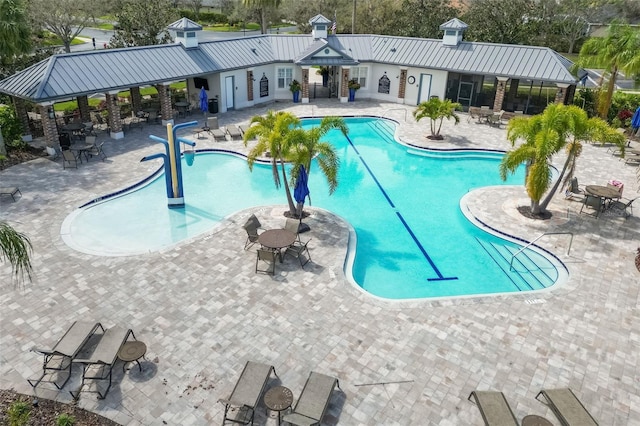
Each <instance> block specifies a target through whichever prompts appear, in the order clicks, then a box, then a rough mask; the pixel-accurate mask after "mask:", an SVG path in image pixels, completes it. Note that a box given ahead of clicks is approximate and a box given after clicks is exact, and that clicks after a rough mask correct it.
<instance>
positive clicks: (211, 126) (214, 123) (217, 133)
mask: <svg viewBox="0 0 640 426" xmlns="http://www.w3.org/2000/svg"><path fill="white" fill-rule="evenodd" d="M206 129H207V132H209V133H210V134H211V136H213V139H214V140H216V141H217V140H222V141H224V140H227V138H226V136H225V132H223V131H222V130H221V129H220V127H219V126H218V117H208V118H207V125H206Z"/></svg>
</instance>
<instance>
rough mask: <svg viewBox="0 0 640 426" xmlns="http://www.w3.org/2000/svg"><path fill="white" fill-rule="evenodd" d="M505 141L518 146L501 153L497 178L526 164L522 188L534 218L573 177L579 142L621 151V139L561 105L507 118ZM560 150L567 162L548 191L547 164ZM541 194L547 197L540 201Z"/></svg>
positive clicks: (596, 121)
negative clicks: (587, 142)
mask: <svg viewBox="0 0 640 426" xmlns="http://www.w3.org/2000/svg"><path fill="white" fill-rule="evenodd" d="M507 139H508V140H509V142H511V145H512V146H515V144H516V142H519V141H522V143H521V144H520V145H519V146H518V147H517V148H515V149H514V150H511V151H509V152H507V154H505V156H504V158H503V159H502V162H501V163H500V177H501V178H502V179H503V180H506V178H507V176H508V175H509V174H512V173H514V172H515V171H516V170H517V169H518V167H520V166H521V165H522V164H523V163H524V164H526V165H527V173H526V176H525V187H526V189H527V194H528V195H529V197H530V198H531V213H533V214H536V215H539V214H542V213H544V212H545V211H546V208H547V206H548V205H549V203H550V202H551V200H552V199H553V196H554V195H555V193H556V192H557V190H558V188H559V187H560V184H561V183H565V184H566V182H568V181H569V180H570V179H571V177H572V176H573V172H574V170H575V166H576V161H577V159H578V157H579V156H580V154H581V152H582V142H583V141H598V142H601V143H614V144H616V145H618V147H620V150H621V152H622V153H623V155H624V148H625V139H624V136H623V135H622V134H620V133H619V132H617V131H616V130H615V129H613V128H611V127H610V126H609V125H608V124H607V123H606V122H605V121H604V120H602V119H600V118H589V117H588V116H587V113H586V112H585V111H584V110H582V109H581V108H579V107H577V106H575V105H570V106H566V105H563V104H551V105H549V106H548V107H547V108H546V109H545V110H544V112H543V113H542V114H539V115H535V116H533V117H527V118H513V119H511V121H509V125H508V126H507ZM562 149H566V152H567V159H566V160H565V163H564V165H563V167H562V170H561V172H560V175H559V176H558V179H557V180H556V182H555V183H554V184H553V186H552V187H551V189H550V190H549V188H550V186H551V166H550V164H549V163H550V160H551V158H552V156H553V155H554V154H557V153H558V152H560V150H562ZM565 174H566V176H565ZM547 190H549V192H548V193H547ZM545 193H547V196H546V197H545V199H544V200H542V197H543V196H544V194H545ZM541 200H542V201H541Z"/></svg>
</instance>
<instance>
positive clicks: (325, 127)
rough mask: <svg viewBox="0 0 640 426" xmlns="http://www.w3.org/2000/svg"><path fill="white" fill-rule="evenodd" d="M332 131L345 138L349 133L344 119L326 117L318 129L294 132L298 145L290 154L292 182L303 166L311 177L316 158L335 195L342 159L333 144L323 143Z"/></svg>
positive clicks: (294, 138)
mask: <svg viewBox="0 0 640 426" xmlns="http://www.w3.org/2000/svg"><path fill="white" fill-rule="evenodd" d="M332 129H338V130H340V131H341V132H342V134H343V135H345V136H346V135H347V134H348V133H349V128H348V127H347V124H346V123H345V122H344V119H343V118H342V117H324V118H323V119H322V121H320V125H319V126H317V127H312V128H311V129H308V130H305V129H294V130H293V132H294V134H292V139H293V140H294V141H296V144H295V145H294V146H293V147H292V149H291V154H290V155H291V160H292V162H293V164H294V166H293V169H292V170H291V175H292V181H295V179H296V178H297V176H298V171H299V170H300V166H301V165H302V166H304V167H305V169H306V170H307V175H308V176H311V160H313V159H314V158H315V159H316V161H317V162H318V167H320V170H321V171H322V174H323V175H324V177H325V178H326V179H327V183H328V184H329V194H333V192H334V191H335V190H336V188H337V187H338V169H339V167H340V159H339V158H338V154H337V153H336V150H335V148H334V147H333V145H332V144H331V143H329V142H323V141H321V139H322V138H323V137H324V136H325V135H326V134H327V133H328V132H329V131H330V130H332Z"/></svg>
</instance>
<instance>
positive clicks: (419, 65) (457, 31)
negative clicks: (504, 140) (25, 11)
mask: <svg viewBox="0 0 640 426" xmlns="http://www.w3.org/2000/svg"><path fill="white" fill-rule="evenodd" d="M309 23H310V24H311V27H312V32H311V34H305V35H285V34H283V35H280V34H265V35H257V36H253V37H243V38H237V39H229V40H219V41H211V42H202V43H201V42H199V41H198V34H199V32H200V31H201V30H202V27H201V26H200V25H198V24H197V23H195V22H193V21H190V20H189V19H186V18H182V19H180V20H178V21H176V22H174V23H172V24H171V25H170V26H169V27H168V28H169V29H170V30H171V31H173V32H174V33H175V43H173V44H169V45H156V46H143V47H133V48H123V49H105V50H93V51H88V52H78V53H68V54H59V55H54V56H52V57H50V58H48V59H46V60H44V61H42V62H40V63H38V64H35V65H33V66H31V67H30V68H27V69H25V70H23V71H21V72H19V73H17V74H15V75H13V76H11V77H9V78H7V79H5V80H3V81H1V82H0V92H3V93H6V94H9V95H11V96H12V97H13V99H14V103H15V106H16V110H17V112H18V116H19V117H20V118H21V120H22V122H23V128H24V129H25V139H29V138H30V134H29V130H28V129H29V125H28V115H27V113H26V108H25V101H30V102H33V103H35V104H37V105H38V107H39V109H40V117H41V120H42V127H43V131H44V136H45V139H46V142H47V144H48V145H55V144H56V143H57V141H58V134H57V132H58V130H57V127H56V125H55V120H54V119H53V114H52V111H51V108H50V107H51V105H52V104H53V103H55V102H57V101H63V100H69V99H73V98H75V99H77V101H78V105H79V112H80V115H81V119H82V121H90V119H91V116H90V113H89V107H88V98H87V97H88V96H91V95H93V94H96V93H104V95H105V97H106V108H107V110H108V111H109V114H108V117H109V124H110V129H111V137H112V138H115V139H119V138H122V137H124V133H123V130H122V119H121V116H120V108H119V104H118V99H117V96H116V94H117V93H118V92H120V91H122V90H130V91H131V102H132V104H133V108H134V110H138V109H139V106H140V101H141V100H140V87H141V86H148V85H154V86H155V87H156V88H157V89H158V97H159V103H160V113H161V116H162V120H163V123H168V122H171V121H172V120H173V108H172V104H171V97H170V93H169V90H168V88H169V84H170V83H171V82H174V81H183V80H186V81H187V92H188V97H187V99H188V101H189V102H191V103H192V104H193V105H194V107H196V106H197V105H198V92H199V90H200V88H201V87H204V88H205V90H206V91H207V94H208V98H209V99H212V100H215V101H214V102H217V105H216V109H219V111H220V112H225V111H229V110H233V109H239V108H247V107H251V106H253V105H257V104H260V103H265V102H272V101H274V100H284V99H291V98H292V95H291V92H290V91H289V84H290V83H291V81H292V80H298V81H299V82H300V83H301V101H302V102H303V103H307V102H313V100H314V99H315V98H317V97H333V98H335V99H336V102H347V101H348V99H349V90H348V82H349V81H350V80H353V79H355V80H357V82H358V83H359V84H360V85H361V88H360V90H359V91H358V95H357V96H358V98H359V99H360V98H369V99H377V100H380V101H385V102H396V103H400V104H407V105H417V104H418V103H420V102H423V101H425V100H428V99H429V98H431V97H439V98H441V99H444V98H447V99H451V100H453V101H455V102H460V103H461V104H462V105H463V106H464V107H465V108H468V107H469V106H478V105H490V106H492V107H493V108H494V109H495V110H500V109H504V110H507V111H513V110H524V111H525V112H528V113H534V112H538V111H539V110H541V109H543V108H544V106H546V103H540V102H538V104H536V103H532V102H531V99H532V97H533V95H534V94H535V92H536V91H538V88H539V92H540V93H542V88H543V86H545V87H546V90H547V92H548V89H549V87H550V86H551V88H552V93H551V98H550V99H549V101H551V102H565V101H567V100H570V99H571V98H572V96H573V93H574V91H575V86H576V78H575V77H574V76H573V75H572V74H571V72H570V68H571V66H572V63H571V62H570V61H569V60H567V59H566V58H564V57H562V56H561V55H560V54H558V53H557V52H554V51H553V50H551V49H549V48H546V47H536V46H521V45H506V44H493V43H476V42H466V41H464V40H463V35H464V31H465V29H466V28H467V25H466V24H465V23H464V22H462V21H460V20H458V19H452V20H450V21H448V22H446V23H444V24H442V25H441V26H440V29H442V30H443V32H444V34H443V37H442V39H440V40H435V39H418V38H410V37H393V36H383V35H364V34H336V35H334V34H331V33H330V32H331V31H330V27H331V23H332V21H330V20H329V19H327V18H325V17H324V16H322V15H317V16H315V17H313V18H311V20H310V21H309ZM317 67H324V68H323V69H325V70H327V72H328V79H327V83H326V87H324V86H319V85H317V84H310V82H309V75H310V74H309V73H311V72H314V73H315V72H316V69H317ZM523 89H524V90H523ZM215 112H218V111H215Z"/></svg>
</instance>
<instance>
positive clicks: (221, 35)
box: [71, 27, 297, 52]
mask: <svg viewBox="0 0 640 426" xmlns="http://www.w3.org/2000/svg"><path fill="white" fill-rule="evenodd" d="M271 31H272V33H273V34H277V33H283V34H284V33H290V32H295V31H297V28H296V27H283V28H279V29H273V30H271ZM113 33H114V32H113V31H110V30H101V29H98V28H88V27H87V28H84V29H83V30H82V31H81V32H80V37H83V38H86V39H88V40H91V39H93V38H95V39H96V49H104V48H105V46H106V45H108V44H109V40H110V39H111V36H113ZM259 34H260V31H259V30H253V31H251V30H247V31H230V32H218V31H202V32H200V34H198V40H199V41H213V40H224V39H228V38H238V37H243V36H253V35H259ZM91 49H93V43H92V42H91V41H89V42H87V43H83V44H76V45H74V46H71V51H72V52H78V51H83V50H91Z"/></svg>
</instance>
